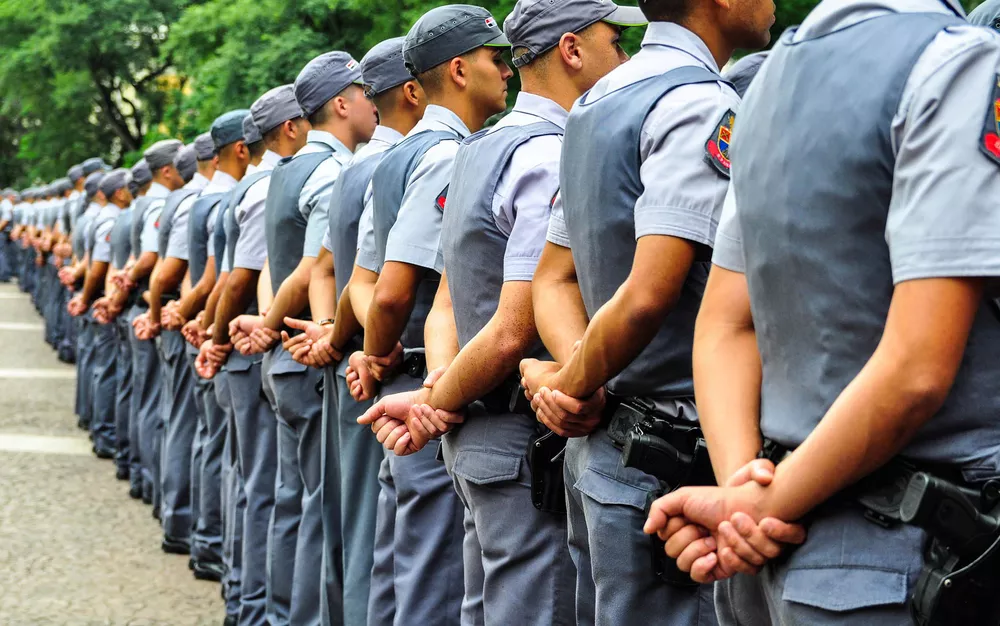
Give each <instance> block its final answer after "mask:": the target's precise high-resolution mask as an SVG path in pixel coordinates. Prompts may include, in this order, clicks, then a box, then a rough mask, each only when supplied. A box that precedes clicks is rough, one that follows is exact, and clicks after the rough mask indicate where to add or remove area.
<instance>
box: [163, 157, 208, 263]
mask: <svg viewBox="0 0 1000 626" xmlns="http://www.w3.org/2000/svg"><path fill="white" fill-rule="evenodd" d="M210 186H211V181H209V180H208V179H207V178H205V177H204V176H202V175H201V174H197V173H196V174H195V175H194V178H192V179H191V181H190V182H189V183H188V184H186V185H184V188H185V189H194V190H195V191H197V192H198V193H196V194H191V195H190V196H188V197H187V198H184V200H182V201H181V203H180V204H179V205H178V206H177V210H176V211H175V212H174V221H173V224H171V225H170V237H169V239H167V257H170V258H174V259H180V260H181V261H187V260H188V257H189V255H190V251H189V250H188V221H189V220H190V218H191V207H192V206H194V201H195V200H197V199H198V198H200V197H201V195H202V194H204V193H206V192H207V190H208V189H209V187H210ZM209 193H210V192H209Z"/></svg>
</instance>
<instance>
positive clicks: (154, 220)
mask: <svg viewBox="0 0 1000 626" xmlns="http://www.w3.org/2000/svg"><path fill="white" fill-rule="evenodd" d="M169 195H170V190H169V189H167V188H166V187H164V186H163V185H161V184H160V183H153V184H152V185H150V186H149V191H147V192H146V197H147V198H153V201H152V202H150V204H149V208H148V209H147V210H146V221H145V222H144V223H143V225H142V235H141V236H140V242H141V244H142V249H141V250H140V251H139V253H138V254H136V253H133V254H134V256H136V257H138V256H140V255H141V254H142V253H145V252H157V251H158V250H159V248H160V236H159V232H160V213H161V212H162V211H163V205H164V204H166V202H167V196H169Z"/></svg>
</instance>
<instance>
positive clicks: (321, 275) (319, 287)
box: [309, 249, 346, 322]
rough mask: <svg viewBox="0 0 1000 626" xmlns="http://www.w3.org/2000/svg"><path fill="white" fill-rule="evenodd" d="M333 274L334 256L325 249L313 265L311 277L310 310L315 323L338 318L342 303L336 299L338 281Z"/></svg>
mask: <svg viewBox="0 0 1000 626" xmlns="http://www.w3.org/2000/svg"><path fill="white" fill-rule="evenodd" d="M333 272H334V269H333V255H332V254H331V253H330V252H329V251H328V250H326V249H323V250H321V251H320V255H319V257H317V259H316V263H314V264H313V267H312V275H311V276H310V277H309V309H310V310H311V311H312V317H313V321H314V322H321V321H323V320H329V319H336V317H337V309H338V307H339V304H340V303H339V302H338V301H337V299H336V298H335V297H334V294H336V293H337V281H336V279H335V278H334V275H333ZM345 291H346V290H345Z"/></svg>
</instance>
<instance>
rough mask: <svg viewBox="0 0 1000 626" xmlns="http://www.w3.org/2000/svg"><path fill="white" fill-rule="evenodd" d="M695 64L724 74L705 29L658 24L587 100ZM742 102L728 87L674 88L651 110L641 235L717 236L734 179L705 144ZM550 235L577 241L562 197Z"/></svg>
mask: <svg viewBox="0 0 1000 626" xmlns="http://www.w3.org/2000/svg"><path fill="white" fill-rule="evenodd" d="M688 66H695V67H699V66H700V67H704V68H706V69H708V70H711V71H713V72H716V73H718V72H719V67H718V65H717V64H716V62H715V59H714V57H712V54H711V53H710V52H709V50H708V47H707V46H706V45H705V42H704V41H702V40H701V39H700V38H699V37H698V36H697V35H695V34H694V33H692V32H691V31H689V30H687V29H686V28H684V27H682V26H680V25H678V24H673V23H669V22H653V23H651V24H650V25H649V26H648V27H647V29H646V35H645V37H644V39H643V41H642V49H641V50H640V51H639V52H638V54H636V55H635V56H634V57H633V58H632V59H631V60H630V61H629V62H628V63H625V64H623V65H621V66H619V67H617V68H615V69H614V70H612V72H611V73H610V74H608V75H607V76H605V77H604V78H602V79H601V80H600V81H598V82H597V84H596V85H595V86H594V88H593V89H591V90H590V92H588V94H587V95H585V96H584V98H598V97H601V96H603V95H605V94H607V93H609V92H611V91H615V90H618V89H621V88H623V87H625V86H628V85H631V84H634V83H637V82H639V81H641V80H644V79H646V78H649V77H651V76H656V75H659V74H662V73H664V71H667V70H672V69H675V68H678V67H688ZM739 101H740V100H739V96H737V95H736V92H735V91H733V89H732V88H731V87H729V86H728V85H724V84H720V83H698V84H692V85H683V86H681V87H678V88H676V89H673V90H672V91H670V92H669V93H667V94H666V95H665V96H664V97H663V98H662V99H661V100H660V101H659V102H658V103H657V104H656V106H655V107H654V108H653V110H652V111H650V113H649V115H647V116H646V119H645V121H644V122H643V124H642V132H641V139H640V142H639V160H640V162H641V166H640V168H639V179H640V180H641V182H642V185H643V193H642V195H641V196H639V199H638V200H637V201H636V204H635V237H636V239H637V240H638V239H640V238H642V237H644V236H646V235H669V236H672V237H679V238H682V239H687V240H689V241H693V242H695V243H700V244H705V245H708V246H711V245H712V243H713V242H714V241H715V231H716V228H717V227H718V221H719V215H720V213H721V209H722V204H723V200H724V199H725V197H726V190H727V188H728V186H729V180H728V179H727V178H724V177H723V176H721V175H720V174H719V173H718V171H716V169H715V167H714V166H713V165H712V164H711V163H710V162H709V161H708V159H706V156H705V144H706V143H707V142H708V140H709V139H710V138H712V137H713V136H714V135H715V134H716V132H717V130H718V127H719V124H720V122H722V120H723V116H725V115H726V114H727V113H728V112H730V111H733V112H736V111H737V110H738V108H739ZM737 118H738V116H737ZM594 174H595V175H600V173H599V172H595V173H594ZM548 240H549V241H551V242H552V243H554V244H557V245H560V246H564V247H569V238H568V234H567V232H566V225H565V219H564V215H563V212H562V204H561V200H560V199H558V198H557V199H556V201H555V202H554V203H553V209H552V219H551V220H550V223H549V234H548Z"/></svg>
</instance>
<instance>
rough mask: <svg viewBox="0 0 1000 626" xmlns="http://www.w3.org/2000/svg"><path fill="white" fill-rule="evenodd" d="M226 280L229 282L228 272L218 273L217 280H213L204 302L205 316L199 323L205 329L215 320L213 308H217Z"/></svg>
mask: <svg viewBox="0 0 1000 626" xmlns="http://www.w3.org/2000/svg"><path fill="white" fill-rule="evenodd" d="M227 282H229V272H222V274H220V275H219V280H217V281H215V286H214V287H212V293H210V294H208V301H207V302H206V303H205V318H204V320H203V321H202V325H201V326H202V328H204V329H205V330H208V327H209V326H211V325H212V323H213V322H214V321H215V310H216V308H218V305H219V298H221V297H222V292H223V291H224V290H225V288H226V283H227Z"/></svg>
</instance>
